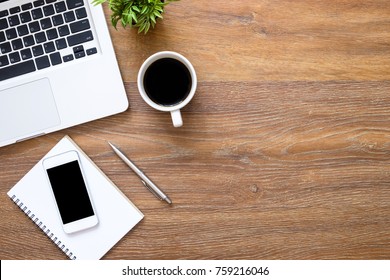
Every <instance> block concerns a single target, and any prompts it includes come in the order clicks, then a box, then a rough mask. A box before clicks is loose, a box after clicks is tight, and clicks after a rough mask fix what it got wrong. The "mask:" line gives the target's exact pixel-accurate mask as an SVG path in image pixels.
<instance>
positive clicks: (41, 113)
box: [0, 78, 60, 141]
mask: <svg viewBox="0 0 390 280" xmlns="http://www.w3.org/2000/svg"><path fill="white" fill-rule="evenodd" d="M58 124H60V117H59V115H58V112H57V107H56V104H55V101H54V97H53V94H52V90H51V86H50V82H49V80H48V79H47V78H45V79H41V80H38V81H34V82H31V83H27V84H24V85H20V86H16V87H13V88H9V89H6V90H3V91H0V141H5V140H10V139H13V138H24V137H27V136H29V135H31V134H33V133H34V134H35V133H36V134H39V133H42V132H44V129H47V128H49V127H53V126H55V125H58Z"/></svg>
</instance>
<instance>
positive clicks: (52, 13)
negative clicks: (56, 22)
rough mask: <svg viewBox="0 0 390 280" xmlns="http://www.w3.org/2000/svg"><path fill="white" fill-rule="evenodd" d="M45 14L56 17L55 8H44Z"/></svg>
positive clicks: (50, 6) (49, 6)
mask: <svg viewBox="0 0 390 280" xmlns="http://www.w3.org/2000/svg"><path fill="white" fill-rule="evenodd" d="M43 14H44V15H45V16H51V15H54V6H53V5H47V6H45V7H43Z"/></svg>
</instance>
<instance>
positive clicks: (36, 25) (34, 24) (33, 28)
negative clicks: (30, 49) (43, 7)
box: [28, 21, 41, 33]
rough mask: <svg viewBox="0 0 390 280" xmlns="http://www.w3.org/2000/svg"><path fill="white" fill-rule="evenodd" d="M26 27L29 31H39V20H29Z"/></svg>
mask: <svg viewBox="0 0 390 280" xmlns="http://www.w3.org/2000/svg"><path fill="white" fill-rule="evenodd" d="M28 27H29V29H30V32H31V33H35V32H38V31H41V27H40V25H39V22H37V21H33V22H30V23H29V24H28Z"/></svg>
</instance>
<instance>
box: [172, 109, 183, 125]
mask: <svg viewBox="0 0 390 280" xmlns="http://www.w3.org/2000/svg"><path fill="white" fill-rule="evenodd" d="M171 117H172V123H173V126H174V127H181V126H182V125H183V119H182V118H181V113H180V110H175V111H171Z"/></svg>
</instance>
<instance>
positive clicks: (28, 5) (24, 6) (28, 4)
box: [22, 3, 33, 11]
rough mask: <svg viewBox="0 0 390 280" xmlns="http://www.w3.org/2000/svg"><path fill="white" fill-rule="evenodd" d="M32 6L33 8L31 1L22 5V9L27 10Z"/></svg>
mask: <svg viewBox="0 0 390 280" xmlns="http://www.w3.org/2000/svg"><path fill="white" fill-rule="evenodd" d="M32 8H33V4H32V3H27V4H24V5H22V11H27V10H30V9H32Z"/></svg>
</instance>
